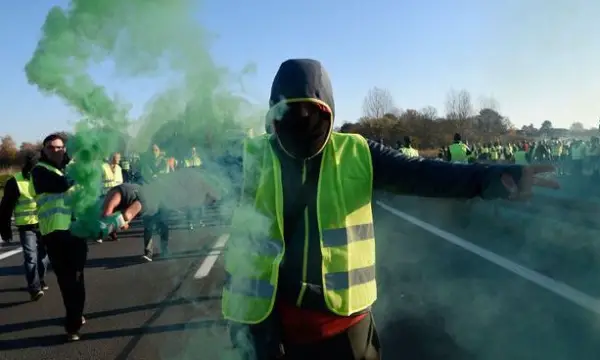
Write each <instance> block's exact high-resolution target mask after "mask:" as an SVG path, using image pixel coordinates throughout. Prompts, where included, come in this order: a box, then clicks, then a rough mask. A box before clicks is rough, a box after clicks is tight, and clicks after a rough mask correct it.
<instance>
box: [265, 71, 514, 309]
mask: <svg viewBox="0 0 600 360" xmlns="http://www.w3.org/2000/svg"><path fill="white" fill-rule="evenodd" d="M292 62H294V63H293V64H292V65H290V66H288V68H287V69H285V70H281V69H280V71H279V73H278V76H276V78H275V83H274V85H273V91H272V94H271V100H272V103H273V102H275V100H276V99H280V98H286V99H290V98H319V99H320V100H322V101H325V102H327V103H328V104H329V105H330V107H331V108H332V109H333V92H332V89H331V86H330V85H329V80H328V79H327V77H326V76H324V75H323V74H324V70H323V69H322V68H321V65H320V64H319V63H318V62H315V61H311V60H292ZM286 63H287V62H286ZM286 63H284V64H283V65H282V68H284V67H285V66H286ZM367 142H368V146H369V150H370V152H371V158H372V163H373V173H374V177H373V187H374V189H376V190H383V191H388V192H391V193H394V194H401V195H414V196H423V197H439V198H457V199H469V198H475V197H481V198H486V199H493V198H499V197H506V196H507V195H508V193H507V191H506V190H505V189H504V186H503V185H502V183H501V182H500V176H501V175H502V174H504V173H509V174H510V175H512V176H513V177H514V178H515V181H518V180H519V179H520V176H521V171H522V168H521V167H520V166H514V165H506V166H503V165H494V166H490V165H467V164H465V165H463V164H452V163H447V162H442V161H436V160H425V159H420V158H407V157H405V156H403V155H402V154H401V153H400V152H398V151H397V150H395V149H392V148H390V147H386V146H384V145H382V144H380V143H377V142H374V141H371V140H367ZM271 146H272V147H273V148H274V149H275V152H276V154H277V156H278V157H279V160H280V162H281V174H282V182H283V196H284V201H283V204H284V226H283V229H284V238H285V243H286V255H285V259H284V262H283V263H282V265H281V267H280V277H279V287H278V289H279V291H278V296H279V297H281V298H284V299H287V300H288V301H289V302H291V303H296V302H297V299H298V296H299V293H300V289H301V285H302V282H303V281H304V282H305V283H307V289H306V292H305V293H304V296H303V299H302V302H301V303H302V306H303V307H306V308H312V309H318V310H325V311H326V309H327V307H326V305H325V303H324V297H323V293H322V286H321V283H322V274H321V272H322V266H321V263H322V259H321V250H320V240H319V229H318V226H317V211H316V200H317V191H316V189H317V181H318V178H319V169H320V165H321V155H317V156H316V157H314V158H312V159H310V160H307V161H306V162H305V163H304V161H299V160H295V159H292V158H291V157H289V156H287V155H286V154H285V153H284V152H283V151H282V150H281V148H280V146H279V143H278V141H277V140H276V138H275V137H274V136H272V137H271ZM303 165H305V166H306V170H307V173H306V174H307V176H306V184H305V186H306V187H305V188H304V189H303V186H302V168H303ZM305 207H307V208H308V226H306V225H305V223H304V216H303V215H304V208H305ZM305 229H306V230H305ZM305 231H307V232H308V236H306V235H307V234H305ZM305 238H307V239H308V244H305ZM305 246H307V251H306V254H307V266H306V270H307V274H306V278H305V279H302V272H303V262H304V254H305Z"/></svg>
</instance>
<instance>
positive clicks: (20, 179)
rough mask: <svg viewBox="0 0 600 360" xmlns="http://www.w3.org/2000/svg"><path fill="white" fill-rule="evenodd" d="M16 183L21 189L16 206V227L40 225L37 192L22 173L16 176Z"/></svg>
mask: <svg viewBox="0 0 600 360" xmlns="http://www.w3.org/2000/svg"><path fill="white" fill-rule="evenodd" d="M15 181H16V182H17V188H18V189H19V199H18V200H17V205H16V206H15V211H14V213H15V225H17V226H24V225H35V224H37V223H38V217H37V204H36V203H35V192H34V191H32V190H33V186H31V181H30V180H28V179H25V177H24V176H23V173H22V172H18V173H16V174H15Z"/></svg>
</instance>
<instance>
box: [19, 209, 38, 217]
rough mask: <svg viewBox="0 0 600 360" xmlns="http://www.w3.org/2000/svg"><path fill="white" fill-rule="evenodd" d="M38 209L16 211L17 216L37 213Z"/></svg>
mask: <svg viewBox="0 0 600 360" xmlns="http://www.w3.org/2000/svg"><path fill="white" fill-rule="evenodd" d="M36 212H37V210H23V211H15V217H20V216H31V215H35V214H36Z"/></svg>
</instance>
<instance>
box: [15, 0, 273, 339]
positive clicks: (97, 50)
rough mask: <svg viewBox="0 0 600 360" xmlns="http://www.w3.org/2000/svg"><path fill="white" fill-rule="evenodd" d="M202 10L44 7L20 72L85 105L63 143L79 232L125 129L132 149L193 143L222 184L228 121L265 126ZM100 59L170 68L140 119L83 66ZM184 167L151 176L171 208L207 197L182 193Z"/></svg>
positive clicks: (119, 4) (170, 151)
mask: <svg viewBox="0 0 600 360" xmlns="http://www.w3.org/2000/svg"><path fill="white" fill-rule="evenodd" d="M199 9H200V8H199V7H198V6H197V4H196V2H194V1H192V0H101V1H99V0H73V1H71V3H70V4H69V5H68V7H66V8H61V7H54V8H52V9H51V10H50V12H49V13H48V15H47V17H46V20H45V23H44V25H43V27H42V35H41V39H40V40H39V43H38V45H37V48H36V50H35V52H34V54H33V57H32V58H31V59H30V61H29V62H28V63H27V64H26V66H25V71H26V75H27V79H28V81H29V82H30V83H31V84H33V85H35V86H37V87H38V88H39V89H40V90H41V91H42V92H44V93H46V94H48V95H53V96H58V97H60V98H61V99H63V100H64V101H65V102H66V103H67V104H68V105H70V106H72V107H73V108H75V109H76V110H77V111H78V112H79V113H80V114H81V118H82V119H81V120H80V121H79V122H78V123H77V125H76V127H75V132H74V134H73V135H72V136H71V137H70V139H69V142H68V144H67V147H68V151H69V154H70V155H71V156H72V158H73V159H74V161H73V162H72V163H71V164H70V165H69V167H68V170H67V171H68V175H69V176H70V177H72V178H73V179H74V180H75V181H76V184H78V185H77V186H76V192H75V194H74V196H73V201H72V204H73V207H74V212H75V216H76V217H77V219H78V222H79V224H78V225H79V228H78V229H77V231H78V233H79V234H81V235H85V236H92V233H93V231H94V230H95V223H96V221H97V219H98V215H99V211H100V209H99V207H98V198H99V196H100V191H101V188H100V184H101V176H102V167H101V165H102V162H103V161H104V159H106V158H107V157H108V156H109V155H110V154H111V153H112V152H114V151H123V150H125V149H124V148H123V147H124V145H123V144H120V143H119V141H117V140H116V139H117V138H127V137H128V136H129V134H128V132H129V129H131V128H136V129H137V135H136V136H134V137H133V138H132V139H131V141H129V142H128V143H127V144H126V147H127V148H128V149H129V150H131V149H135V150H137V151H140V152H141V151H146V150H147V149H148V147H149V146H150V145H151V144H157V145H159V146H160V147H161V150H163V151H165V152H166V154H167V155H168V156H175V157H177V158H181V157H182V156H184V155H186V154H187V152H188V151H189V149H190V147H191V146H195V147H197V148H198V150H199V151H198V152H199V153H200V154H201V155H202V161H203V163H204V164H206V165H208V167H209V168H210V169H211V175H212V179H211V180H210V181H211V183H212V184H219V186H220V187H221V188H226V189H225V190H226V192H227V191H228V190H231V189H232V188H233V187H234V186H236V185H239V184H236V182H237V181H238V180H236V179H232V178H231V177H230V176H228V175H227V174H226V172H225V171H224V170H223V168H222V167H221V166H220V165H219V164H218V163H217V162H214V161H211V159H215V158H218V157H219V156H220V155H222V154H223V153H224V152H225V151H227V150H228V149H230V148H231V143H230V142H228V139H229V137H230V135H231V130H242V129H247V128H255V129H257V130H258V129H260V128H262V127H263V124H264V122H263V121H262V120H259V117H256V116H255V115H256V114H257V111H256V109H254V108H253V105H252V104H250V103H249V102H248V101H246V98H245V95H244V94H243V81H242V80H243V78H244V76H246V75H247V74H251V73H252V72H253V69H254V67H253V65H248V66H247V67H245V68H244V69H243V70H242V71H240V73H239V74H232V73H231V72H229V71H228V70H227V69H225V68H223V67H220V66H219V65H217V64H216V63H215V62H214V61H213V59H212V57H211V54H210V51H209V45H210V40H211V35H210V34H209V33H208V32H207V31H206V30H205V29H204V28H203V27H202V26H201V25H200V24H198V23H197V21H196V20H195V19H194V16H193V15H194V14H195V13H197V11H198V10H199ZM105 61H112V62H114V68H115V73H116V74H117V75H118V76H120V77H123V78H136V77H154V76H157V75H164V74H168V75H171V76H172V79H171V80H172V81H171V82H170V84H171V85H170V87H169V88H165V89H160V92H158V93H157V94H156V95H155V97H154V98H153V99H152V100H151V101H150V102H149V103H148V104H146V107H145V111H144V114H143V115H142V116H141V118H140V119H131V116H130V114H129V109H130V105H129V104H127V103H125V102H122V101H119V100H118V99H117V98H116V97H115V96H111V95H109V93H108V91H107V89H105V88H104V87H103V86H102V85H100V84H96V83H95V82H94V80H93V79H92V77H91V76H90V75H89V72H88V68H89V67H90V66H91V65H93V64H97V63H102V62H105ZM245 114H251V115H250V116H245ZM181 174H182V173H181ZM181 174H179V175H178V176H174V177H171V178H168V177H165V178H164V179H162V180H161V182H160V183H159V184H155V187H154V188H153V189H159V190H158V191H153V193H155V194H154V195H156V196H158V197H159V198H162V199H164V198H165V197H166V195H167V194H168V196H169V197H170V198H173V199H177V201H174V204H171V206H172V207H173V208H176V207H181V206H193V205H198V204H197V202H201V201H203V200H204V199H199V198H198V197H194V196H185V195H186V194H190V193H193V192H194V190H195V187H197V185H198V179H197V177H195V176H182V175H181ZM170 179H172V180H170ZM169 181H171V182H172V183H171V184H169ZM174 192H175V194H174ZM177 192H178V193H179V196H173V195H177ZM242 253H243V252H242ZM199 340H200V339H199ZM197 345H198V346H202V344H197Z"/></svg>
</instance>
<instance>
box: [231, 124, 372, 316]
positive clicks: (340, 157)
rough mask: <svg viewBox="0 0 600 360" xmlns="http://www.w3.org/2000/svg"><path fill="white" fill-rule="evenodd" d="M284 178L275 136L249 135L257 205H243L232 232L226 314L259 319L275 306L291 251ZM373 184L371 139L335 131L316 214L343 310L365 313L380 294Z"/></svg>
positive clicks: (336, 303)
mask: <svg viewBox="0 0 600 360" xmlns="http://www.w3.org/2000/svg"><path fill="white" fill-rule="evenodd" d="M281 176H282V175H281V164H280V162H279V159H278V158H277V155H276V154H275V153H274V151H273V148H272V147H271V145H270V141H269V137H267V136H260V137H256V138H252V139H248V140H246V142H245V149H244V197H247V198H246V199H245V200H247V201H248V202H250V203H251V205H250V206H248V207H245V206H244V205H241V206H240V207H239V208H238V209H237V210H236V212H235V214H234V225H233V228H234V229H237V231H238V232H239V233H238V234H235V231H234V232H233V233H232V237H231V240H230V242H229V243H228V245H227V251H226V252H225V271H226V274H227V283H226V285H225V286H224V287H223V298H222V306H221V308H222V312H223V316H224V318H225V319H228V320H231V321H235V322H239V323H245V324H257V323H260V322H262V321H264V320H265V319H266V318H267V317H268V316H269V314H270V313H271V311H272V310H273V306H274V303H275V295H276V293H277V285H278V281H279V265H280V264H281V262H282V260H283V258H284V255H285V243H284V239H283V217H284V213H283V187H282V182H281ZM372 187H373V167H372V162H371V153H370V151H369V147H368V145H367V141H366V140H365V139H364V138H363V137H362V136H360V135H356V134H340V133H332V135H331V138H330V140H329V142H328V143H327V145H326V146H325V149H324V152H323V158H322V162H321V172H320V175H319V181H318V187H317V219H318V223H319V229H320V231H321V232H320V238H321V254H322V273H323V282H322V286H323V295H324V300H325V304H326V305H327V307H328V308H329V310H330V311H331V312H333V313H334V314H337V315H341V316H349V315H351V314H354V313H357V312H360V311H363V310H365V309H367V308H369V307H370V306H371V305H372V304H373V303H374V302H375V300H376V299H377V284H376V280H375V238H374V230H373V214H372V209H371V196H372ZM243 200H244V198H243ZM245 203H246V202H243V203H242V204H245ZM305 216H306V215H305ZM261 222H262V224H264V226H261V225H259V224H260V223H261Z"/></svg>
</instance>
